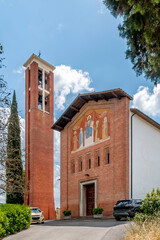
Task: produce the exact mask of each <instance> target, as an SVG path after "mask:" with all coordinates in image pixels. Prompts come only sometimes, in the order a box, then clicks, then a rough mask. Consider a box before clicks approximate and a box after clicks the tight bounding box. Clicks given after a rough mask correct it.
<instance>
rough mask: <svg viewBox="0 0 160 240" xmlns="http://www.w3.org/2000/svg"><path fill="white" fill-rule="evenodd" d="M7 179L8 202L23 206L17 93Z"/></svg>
mask: <svg viewBox="0 0 160 240" xmlns="http://www.w3.org/2000/svg"><path fill="white" fill-rule="evenodd" d="M6 179H7V187H6V193H7V194H6V202H7V203H20V204H23V202H24V194H23V166H22V160H21V138H20V125H19V117H18V111H17V101H16V93H15V91H14V93H13V100H12V105H11V114H10V117H9V125H8V143H7V161H6Z"/></svg>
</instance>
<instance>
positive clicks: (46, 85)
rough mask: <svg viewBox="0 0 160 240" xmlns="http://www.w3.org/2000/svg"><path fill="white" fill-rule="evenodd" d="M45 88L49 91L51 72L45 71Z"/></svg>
mask: <svg viewBox="0 0 160 240" xmlns="http://www.w3.org/2000/svg"><path fill="white" fill-rule="evenodd" d="M45 90H47V91H49V74H47V73H45Z"/></svg>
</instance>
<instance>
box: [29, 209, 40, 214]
mask: <svg viewBox="0 0 160 240" xmlns="http://www.w3.org/2000/svg"><path fill="white" fill-rule="evenodd" d="M31 212H32V213H39V212H41V210H40V209H39V208H32V209H31Z"/></svg>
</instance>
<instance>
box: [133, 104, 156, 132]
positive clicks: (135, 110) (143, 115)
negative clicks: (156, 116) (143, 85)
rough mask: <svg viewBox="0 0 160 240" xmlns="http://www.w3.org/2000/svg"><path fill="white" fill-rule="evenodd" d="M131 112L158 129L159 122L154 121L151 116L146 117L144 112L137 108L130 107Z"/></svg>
mask: <svg viewBox="0 0 160 240" xmlns="http://www.w3.org/2000/svg"><path fill="white" fill-rule="evenodd" d="M130 110H131V112H132V113H134V114H136V115H138V116H139V117H141V118H143V119H144V120H145V121H147V122H148V123H150V124H152V125H153V126H154V127H156V128H158V129H160V124H159V123H157V122H156V121H154V120H153V119H152V118H150V117H148V116H147V115H146V114H144V113H143V112H141V111H140V110H138V109H137V108H130Z"/></svg>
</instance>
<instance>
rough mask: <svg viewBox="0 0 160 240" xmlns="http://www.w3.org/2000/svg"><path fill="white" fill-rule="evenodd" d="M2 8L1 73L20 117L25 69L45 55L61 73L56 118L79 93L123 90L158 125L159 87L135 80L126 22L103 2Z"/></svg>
mask: <svg viewBox="0 0 160 240" xmlns="http://www.w3.org/2000/svg"><path fill="white" fill-rule="evenodd" d="M0 9H1V14H0V22H1V27H0V33H1V34H0V42H1V44H2V45H3V47H4V57H5V61H4V64H5V65H6V67H5V68H3V69H1V71H2V73H3V74H4V77H5V80H7V82H8V86H9V89H10V90H11V91H12V92H13V90H14V89H15V90H16V94H17V100H18V106H19V114H20V115H21V117H22V118H24V117H25V95H24V91H25V88H24V87H25V80H24V68H22V66H23V64H24V63H25V62H26V60H27V59H28V58H29V57H30V56H31V54H32V53H35V54H37V55H38V53H39V51H41V58H43V59H44V60H46V61H48V62H49V63H50V64H52V65H54V66H56V68H57V69H56V72H55V103H56V106H55V118H56V119H57V118H58V117H59V116H60V115H61V113H62V112H63V111H64V109H65V108H66V107H67V106H68V104H70V103H71V101H73V100H74V98H75V97H76V96H77V94H78V93H79V92H81V93H82V92H88V91H93V90H94V91H101V90H108V89H113V88H122V89H123V90H124V91H126V92H127V93H128V94H130V95H131V96H134V101H133V102H131V105H132V104H133V105H134V106H135V107H138V108H139V109H140V110H142V111H143V112H145V113H146V114H147V115H149V116H150V117H152V118H154V120H156V121H158V122H159V123H160V86H159V85H158V87H157V88H155V87H154V85H153V84H152V83H151V82H150V81H146V80H145V78H144V77H143V76H140V77H136V73H135V72H134V71H133V70H132V65H131V63H130V61H129V60H126V59H125V50H126V44H125V40H123V39H121V38H120V37H119V33H118V29H117V26H118V24H119V23H120V22H121V21H122V19H120V18H118V19H115V18H114V17H113V16H112V15H111V14H110V12H109V11H108V10H107V9H106V8H105V6H104V5H103V3H102V1H101V0H81V1H79V0H67V1H66V0H61V1H57V0H56V1H55V0H46V1H44V0H32V1H31V0H14V1H13V0H0ZM59 103H61V104H59ZM57 147H58V146H57ZM57 154H58V153H57ZM57 171H58V170H57Z"/></svg>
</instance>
